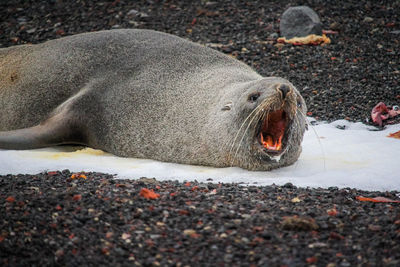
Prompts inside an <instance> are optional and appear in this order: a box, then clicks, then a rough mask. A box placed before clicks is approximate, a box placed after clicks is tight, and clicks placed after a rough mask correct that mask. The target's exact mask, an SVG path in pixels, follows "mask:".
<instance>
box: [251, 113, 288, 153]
mask: <svg viewBox="0 0 400 267" xmlns="http://www.w3.org/2000/svg"><path fill="white" fill-rule="evenodd" d="M286 126H287V115H286V112H285V111H284V110H283V109H279V110H276V111H270V112H268V113H267V115H266V116H265V118H264V120H262V121H261V126H260V131H259V134H258V141H259V143H260V144H261V146H262V147H263V150H264V152H266V153H268V154H272V155H279V154H281V153H282V151H283V150H284V142H283V139H284V136H285V132H286V128H287V127H286Z"/></svg>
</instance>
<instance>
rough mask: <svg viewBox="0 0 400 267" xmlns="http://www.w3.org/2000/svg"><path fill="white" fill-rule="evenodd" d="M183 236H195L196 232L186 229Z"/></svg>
mask: <svg viewBox="0 0 400 267" xmlns="http://www.w3.org/2000/svg"><path fill="white" fill-rule="evenodd" d="M183 234H184V235H193V234H196V231H195V230H193V229H186V230H184V231H183Z"/></svg>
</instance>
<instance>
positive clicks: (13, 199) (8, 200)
mask: <svg viewBox="0 0 400 267" xmlns="http://www.w3.org/2000/svg"><path fill="white" fill-rule="evenodd" d="M6 201H7V202H9V203H12V202H14V201H15V197H13V196H9V197H8V198H6Z"/></svg>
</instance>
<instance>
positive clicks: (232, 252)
mask: <svg viewBox="0 0 400 267" xmlns="http://www.w3.org/2000/svg"><path fill="white" fill-rule="evenodd" d="M84 175H85V177H87V178H86V179H85V178H83V176H82V178H76V179H71V176H72V174H71V173H70V172H69V171H63V172H50V173H45V174H38V175H34V176H27V175H18V176H11V175H10V176H2V177H1V176H0V218H1V220H0V229H1V233H0V264H2V265H3V266H7V265H10V266H15V265H19V266H45V265H57V266H60V265H61V266H63V265H68V266H88V265H91V266H95V265H101V266H111V265H113V266H120V265H131V266H135V265H137V266H142V265H143V266H168V265H175V266H186V265H189V266H190V265H193V266H226V265H231V266H240V265H242V266H250V265H251V264H253V265H254V266H256V265H263V266H304V265H317V266H356V265H360V266H361V265H362V266H375V265H378V266H382V265H385V266H399V265H400V242H399V241H400V214H399V205H400V204H399V203H392V204H391V203H369V202H361V201H358V200H356V197H357V196H360V195H362V196H364V197H367V196H376V195H380V196H386V197H389V198H392V199H393V198H396V195H395V194H396V192H386V193H380V192H363V191H357V190H352V189H340V190H339V189H337V188H329V189H315V190H311V189H304V188H296V187H295V186H293V185H291V184H286V185H284V186H282V187H280V186H267V187H254V186H250V187H240V186H238V185H235V184H212V183H208V184H203V183H196V182H192V183H183V184H182V183H179V182H157V181H156V180H153V179H147V178H143V179H140V180H114V179H112V177H111V176H110V175H104V174H99V173H89V174H84ZM76 176H78V177H79V175H76ZM143 188H147V189H150V190H154V192H155V193H156V194H159V197H158V198H156V199H146V198H145V197H144V196H142V194H141V193H140V192H141V190H142V189H143Z"/></svg>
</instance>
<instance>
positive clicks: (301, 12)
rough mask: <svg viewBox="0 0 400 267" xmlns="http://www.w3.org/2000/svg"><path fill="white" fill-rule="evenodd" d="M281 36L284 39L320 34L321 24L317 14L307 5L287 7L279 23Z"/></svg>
mask: <svg viewBox="0 0 400 267" xmlns="http://www.w3.org/2000/svg"><path fill="white" fill-rule="evenodd" d="M279 29H280V31H281V36H283V37H285V38H286V39H291V38H293V37H304V36H307V35H309V34H317V35H321V34H322V24H321V20H320V19H319V17H318V14H317V13H315V11H314V10H312V9H311V8H309V7H308V6H296V7H290V8H288V9H287V10H286V11H285V12H284V13H283V14H282V18H281V22H280V25H279Z"/></svg>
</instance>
